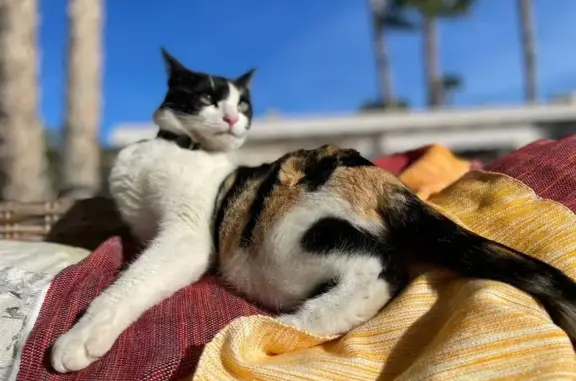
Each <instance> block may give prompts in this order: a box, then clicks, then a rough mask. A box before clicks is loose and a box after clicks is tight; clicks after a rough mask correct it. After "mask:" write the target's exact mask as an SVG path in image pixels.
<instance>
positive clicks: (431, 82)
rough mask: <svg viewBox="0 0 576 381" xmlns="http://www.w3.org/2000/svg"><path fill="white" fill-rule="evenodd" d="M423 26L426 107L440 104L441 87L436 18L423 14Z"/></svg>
mask: <svg viewBox="0 0 576 381" xmlns="http://www.w3.org/2000/svg"><path fill="white" fill-rule="evenodd" d="M423 19H424V28H423V33H424V35H423V36H422V39H423V42H424V57H425V60H426V64H425V67H426V69H425V70H426V72H425V78H426V88H427V90H428V107H430V108H433V107H438V106H440V105H442V89H441V86H440V81H439V78H438V72H439V70H438V46H437V42H438V38H437V31H436V20H434V18H433V17H430V16H426V15H424V17H423Z"/></svg>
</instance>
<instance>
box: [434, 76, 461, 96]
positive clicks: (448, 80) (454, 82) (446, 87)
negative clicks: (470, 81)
mask: <svg viewBox="0 0 576 381" xmlns="http://www.w3.org/2000/svg"><path fill="white" fill-rule="evenodd" d="M463 85H464V80H463V79H462V77H461V76H460V75H458V74H454V73H449V74H444V75H443V76H442V78H440V86H441V87H442V90H443V91H444V92H453V91H456V90H460V89H461V88H462V86H463Z"/></svg>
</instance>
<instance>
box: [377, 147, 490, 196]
mask: <svg viewBox="0 0 576 381" xmlns="http://www.w3.org/2000/svg"><path fill="white" fill-rule="evenodd" d="M374 164H376V165H378V166H380V167H382V168H385V169H387V170H389V171H391V172H392V173H394V174H396V175H398V176H399V178H400V180H402V182H404V184H406V185H407V186H408V187H410V188H411V189H412V190H413V191H415V192H416V193H417V194H418V196H420V198H422V199H427V198H428V197H430V195H432V194H434V193H437V192H440V191H441V190H442V189H444V188H446V187H447V186H448V185H450V184H452V183H453V182H454V181H456V180H458V179H459V178H460V177H462V176H463V175H464V174H465V173H467V172H468V171H470V170H471V169H478V168H480V167H481V163H480V162H478V161H467V160H463V159H460V158H458V157H457V156H456V155H454V153H453V152H452V151H450V150H449V149H448V148H446V147H444V146H442V145H439V144H432V145H429V146H425V147H421V148H418V149H415V150H412V151H408V152H404V153H398V154H394V155H390V156H385V157H381V158H377V159H376V160H374Z"/></svg>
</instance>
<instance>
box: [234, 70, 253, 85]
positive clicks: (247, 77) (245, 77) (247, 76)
mask: <svg viewBox="0 0 576 381" xmlns="http://www.w3.org/2000/svg"><path fill="white" fill-rule="evenodd" d="M255 71H256V69H250V70H248V71H247V72H246V73H244V74H242V75H241V76H240V77H238V78H236V80H234V82H235V83H236V85H238V86H239V87H241V88H244V89H247V88H249V87H250V83H251V82H252V76H253V75H254V72H255Z"/></svg>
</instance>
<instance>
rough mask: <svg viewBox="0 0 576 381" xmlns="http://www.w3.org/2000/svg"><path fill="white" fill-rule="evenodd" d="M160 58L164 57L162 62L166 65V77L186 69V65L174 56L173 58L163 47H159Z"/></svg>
mask: <svg viewBox="0 0 576 381" xmlns="http://www.w3.org/2000/svg"><path fill="white" fill-rule="evenodd" d="M161 51H162V58H163V59H164V64H165V65H166V72H167V73H168V77H170V76H172V74H174V73H176V72H179V71H187V70H188V69H186V67H185V66H184V65H182V64H181V63H180V61H178V60H177V59H176V58H174V57H173V56H172V55H171V54H170V53H168V51H167V50H166V49H165V48H161Z"/></svg>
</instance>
